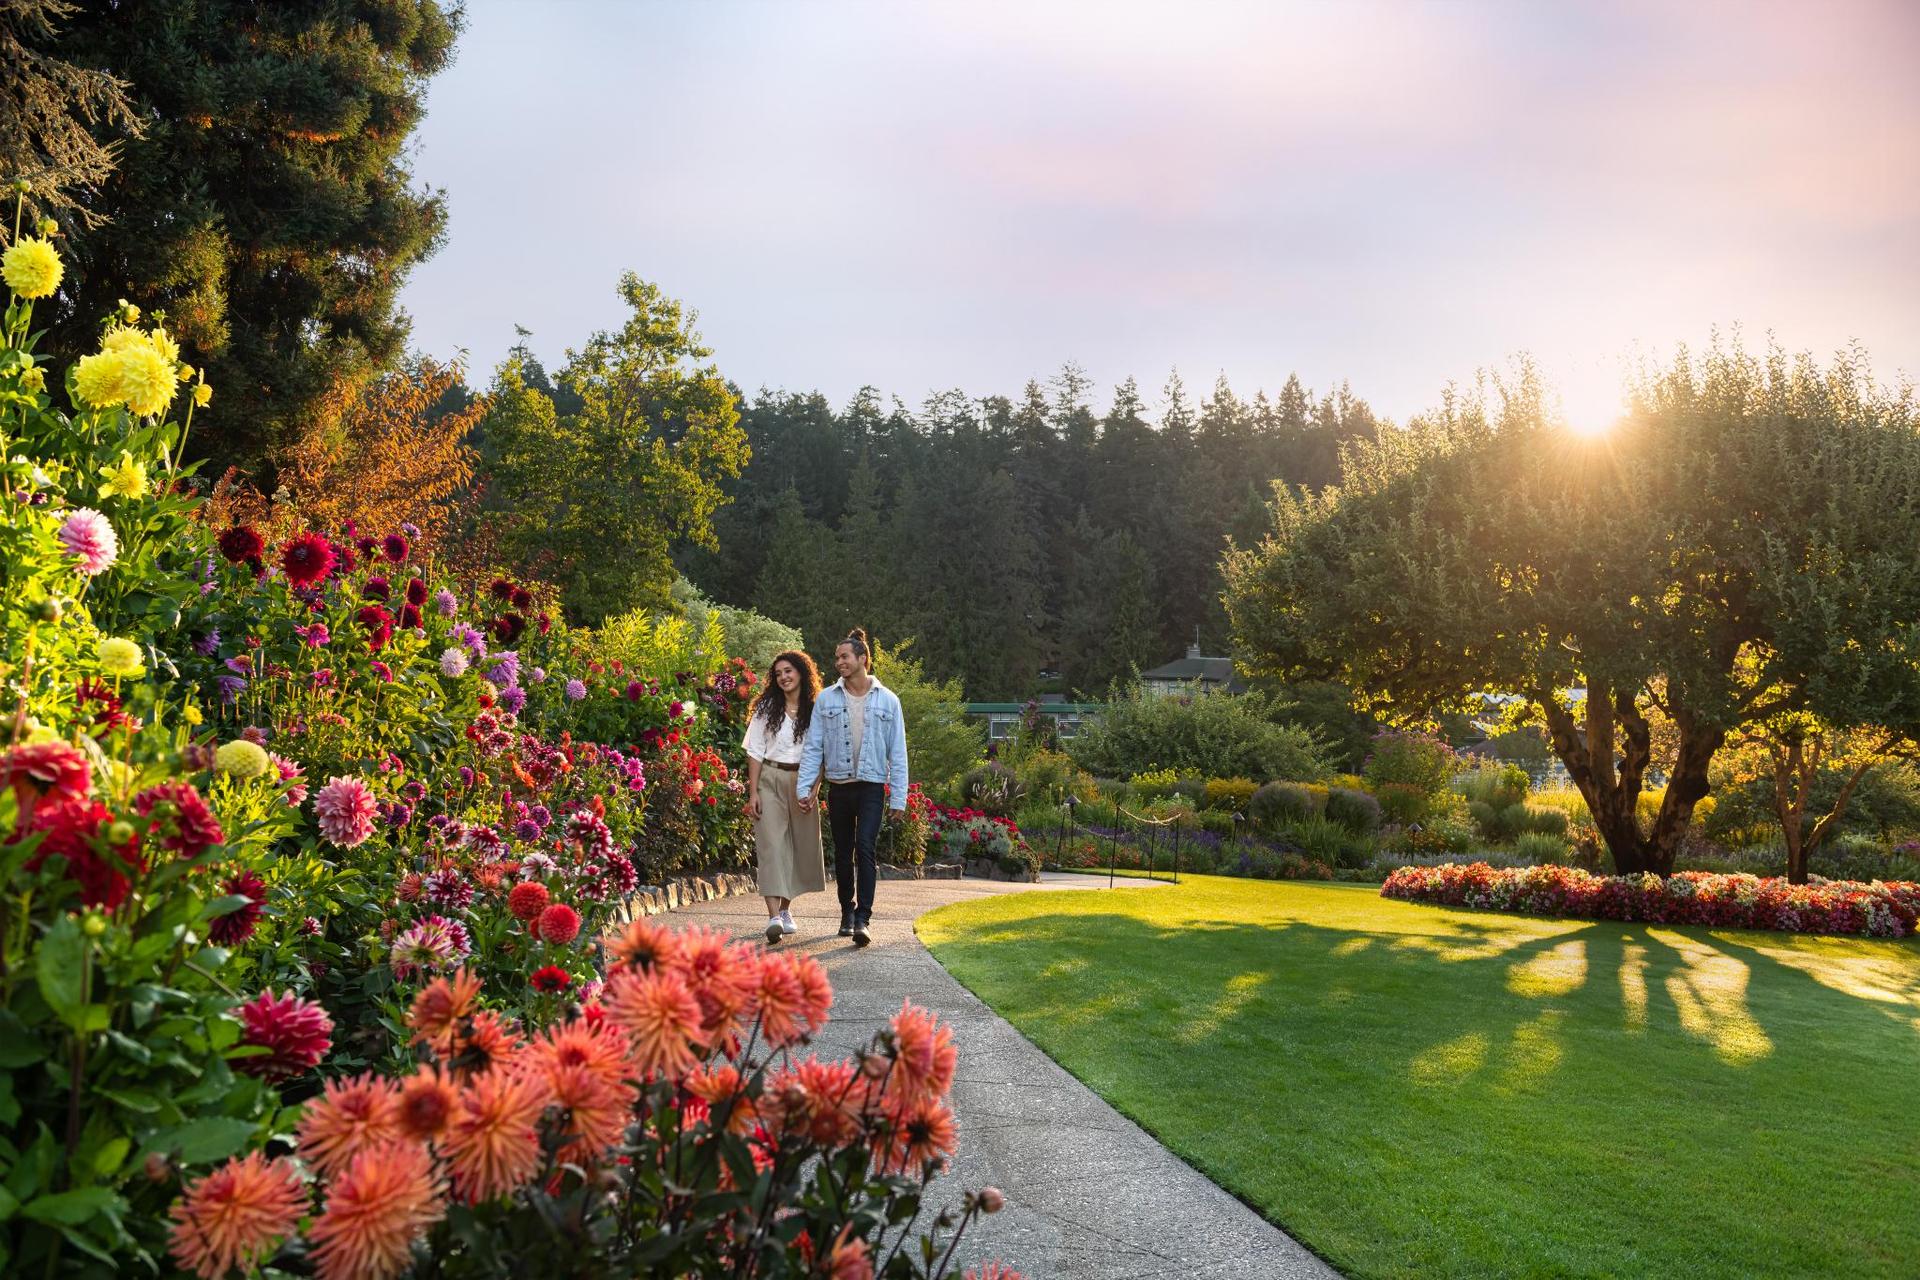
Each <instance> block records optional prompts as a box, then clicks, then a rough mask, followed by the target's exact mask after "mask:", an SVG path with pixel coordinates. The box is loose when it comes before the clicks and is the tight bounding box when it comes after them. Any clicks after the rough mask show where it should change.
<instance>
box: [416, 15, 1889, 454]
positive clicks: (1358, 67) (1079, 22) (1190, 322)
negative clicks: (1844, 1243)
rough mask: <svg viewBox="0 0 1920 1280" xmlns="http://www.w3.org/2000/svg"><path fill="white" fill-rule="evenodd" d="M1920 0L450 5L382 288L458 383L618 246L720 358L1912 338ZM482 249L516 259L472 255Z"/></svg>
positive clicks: (1586, 377)
mask: <svg viewBox="0 0 1920 1280" xmlns="http://www.w3.org/2000/svg"><path fill="white" fill-rule="evenodd" d="M1916 68H1920V5H1910V4H1887V5H1870V4H1845V3H1842V4H1825V5H1819V6H1813V5H1758V4H1747V5H1718V4H1698V3H1690V4H1685V5H1653V4H1645V5H1623V4H1605V5H1594V6H1574V5H1566V4H1553V5H1532V4H1525V5H1523V4H1463V3H1450V4H1411V3H1409V4H1380V5H1356V4H1339V5H1334V4H1317V5H1282V4H1258V5H1244V6H1240V5H1229V4H1222V3H1208V4H1200V5H1175V4H1166V5H1128V4H1112V3H1109V4H1100V5H1069V4H995V3H981V2H979V0H975V2H974V3H967V4H954V5H935V4H921V3H914V4H839V3H832V4H830V3H805V4H790V5H778V6H776V5H746V4H723V3H712V2H709V3H703V4H697V5H696V4H686V5H667V4H658V5H624V4H604V5H603V4H587V3H577V4H542V5H519V4H508V3H487V2H485V0H482V2H481V3H474V4H471V5H470V6H469V26H468V30H467V33H466V35H465V36H464V37H463V39H462V42H461V48H460V56H459V60H458V62H457V63H456V65H455V66H454V68H453V69H452V70H451V71H450V72H448V73H447V74H446V75H445V76H444V77H442V78H441V79H439V80H437V81H435V82H434V84H433V85H432V87H431V90H430V101H429V107H430V114H429V118H428V120H427V122H426V124H425V126H424V128H423V130H422V133H421V136H420V141H419V147H418V153H417V155H416V158H415V172H416V175H417V176H418V177H419V178H420V179H421V180H423V181H425V182H429V183H432V184H434V185H437V186H442V187H445V188H446V190H447V193H448V197H449V200H450V202H451V209H452V221H451V227H450V235H449V241H448V244H447V246H446V248H445V249H443V250H442V252H441V254H440V255H439V256H438V257H437V258H436V259H435V260H433V261H432V262H430V263H428V264H426V265H425V266H423V267H421V268H420V269H418V270H417V272H416V274H415V276H414V279H413V283H412V285H411V286H410V288H409V290H408V293H407V295H406V304H407V306H408V308H409V309H410V310H411V311H412V312H413V314H414V317H415V336H416V340H417V342H418V344H419V345H420V346H421V347H422V348H423V349H425V350H428V351H432V352H435V353H438V354H442V355H445V354H449V353H451V352H452V350H453V349H455V348H465V349H466V350H468V351H469V352H470V356H471V360H472V363H473V365H474V367H475V368H474V374H473V376H474V377H475V378H476V379H478V380H480V381H484V380H485V379H486V377H487V376H488V374H489V371H490V369H491V366H492V365H493V363H494V362H495V361H497V360H498V359H499V358H500V356H501V354H502V353H503V352H504V350H505V348H506V347H507V346H508V345H510V344H511V343H512V341H513V325H514V323H516V322H518V323H520V324H524V325H526V326H527V327H529V328H531V329H533V330H534V334H535V336H534V339H533V344H534V347H535V349H536V350H537V351H539V352H540V353H541V354H542V355H543V356H544V357H546V358H547V359H549V360H557V359H558V358H559V356H560V354H561V351H562V349H563V348H565V347H567V346H569V345H577V344H578V343H579V342H580V341H581V340H582V339H583V338H584V337H585V336H586V335H587V333H588V332H590V331H591V330H592V329H593V328H595V327H603V326H607V325H611V324H614V323H617V321H618V319H619V315H618V303H617V300H616V299H615V298H614V296H613V284H614V281H615V279H616V278H617V276H618V275H619V273H620V271H622V270H623V269H626V268H629V267H630V268H632V269H634V270H637V271H639V272H640V273H641V274H642V275H643V276H646V277H648V278H651V279H654V280H657V281H659V282H660V283H661V284H662V285H663V286H664V287H666V288H667V289H668V290H669V291H671V292H673V293H675V294H676V295H678V296H680V297H682V298H684V299H686V300H687V301H688V302H689V303H690V304H692V305H693V306H694V307H696V308H697V309H698V310H699V311H700V313H701V328H702V330H703V332H704V333H705V335H706V337H707V339H708V341H709V343H710V344H711V345H712V346H713V347H714V348H715V350H716V358H717V360H718V361H719V363H720V366H721V369H722V370H723V372H725V373H726V374H727V375H728V376H729V377H731V378H733V379H734V380H735V381H737V382H740V383H741V384H742V385H744V386H746V387H748V388H749V389H754V388H757V387H760V386H763V385H764V386H771V387H785V388H789V389H798V390H811V389H815V388H818V389H820V390H822V391H825V392H826V393H827V394H828V395H829V396H830V397H832V398H833V399H835V400H844V399H845V398H846V397H847V396H849V395H850V394H851V393H852V392H853V391H854V390H855V389H856V388H858V387H859V386H860V385H861V384H863V383H873V384H875V385H877V386H879V387H880V388H881V389H882V390H883V391H887V392H891V393H897V394H899V395H901V396H902V397H903V398H905V399H906V400H908V401H909V402H910V403H911V402H917V401H918V400H919V399H921V398H922V397H923V396H925V395H926V394H927V393H929V392H931V391H934V390H937V389H944V388H949V387H960V388H962V389H964V390H966V391H967V392H968V393H970V394H973V395H984V394H989V393H993V392H1005V393H1013V392H1016V391H1017V390H1018V388H1019V386H1020V385H1021V384H1022V383H1023V382H1024V381H1025V380H1026V379H1027V378H1029V377H1041V378H1044V377H1046V376H1048V375H1049V374H1050V373H1051V372H1052V371H1053V370H1054V369H1056V368H1057V367H1058V366H1059V365H1060V364H1061V363H1063V362H1064V361H1068V360H1073V361H1076V362H1078V363H1080V364H1081V365H1083V366H1085V367H1086V368H1087V369H1088V370H1089V371H1090V372H1091V373H1092V374H1093V376H1094V377H1095V378H1096V380H1098V381H1099V382H1100V383H1102V384H1107V385H1110V384H1112V383H1114V382H1117V381H1118V380H1120V379H1121V378H1123V377H1125V376H1127V375H1128V374H1133V375H1135V376H1137V377H1138V378H1139V379H1140V381H1141V383H1142V385H1143V386H1145V387H1148V388H1152V389H1157V388H1158V387H1159V386H1160V385H1161V383H1162V382H1163V381H1164V380H1165V378H1166V375H1167V372H1168V370H1169V369H1171V368H1173V367H1175V366H1178V368H1179V369H1180V371H1181V373H1182V375H1183V376H1184V377H1185V379H1186V381H1187V383H1188V384H1189V386H1190V387H1196V388H1204V387H1206V386H1210V385H1211V384H1212V381H1213V379H1214V377H1215V375H1216V374H1219V373H1222V372H1224V373H1225V374H1226V375H1227V376H1228V377H1229V378H1230V379H1231V381H1232V382H1233V384H1234V386H1235V387H1236V389H1237V390H1239V391H1240V392H1241V393H1242V394H1246V395H1250V394H1251V393H1252V392H1253V391H1254V390H1255V389H1256V388H1257V387H1266V388H1268V389H1272V388H1275V387H1277V386H1278V385H1279V384H1280V383H1281V382H1282V381H1283V380H1284V379H1285V377H1286V375H1287V374H1288V373H1289V372H1294V371H1297V372H1298V373H1299V374H1300V375H1301V377H1302V378H1303V379H1304V380H1305V381H1306V382H1307V383H1308V384H1309V385H1311V386H1314V387H1325V386H1327V385H1329V384H1330V383H1333V382H1336V381H1338V380H1339V379H1341V378H1346V379H1348V380H1350V381H1351V382H1352V384H1353V386H1354V388H1355V390H1356V391H1357V392H1359V393H1360V394H1362V395H1364V396H1366V397H1367V398H1368V399H1370V400H1371V401H1373V403H1374V404H1375V406H1376V408H1378V409H1380V410H1381V411H1383V412H1385V413H1387V414H1389V415H1392V416H1395V417H1403V416H1405V415H1406V414H1409V413H1412V412H1415V411H1417V410H1419V409H1420V408H1422V407H1424V406H1426V405H1429V404H1431V403H1433V401H1434V400H1435V398H1436V397H1437V395H1438V393H1439V390H1440V388H1441V387H1442V386H1444V385H1445V384H1446V382H1447V381H1449V380H1450V379H1466V378H1470V377H1471V376H1472V374H1473V373H1474V371H1475V369H1477V368H1480V367H1483V366H1489V365H1493V366H1497V365H1500V364H1502V363H1504V362H1505V361H1506V359H1507V358H1509V357H1510V356H1512V355H1513V354H1515V353H1517V352H1521V351H1528V352H1531V353H1532V354H1533V355H1534V356H1535V357H1536V358H1537V359H1538V360H1539V361H1540V363H1541V364H1542V365H1543V366H1544V367H1545V368H1546V370H1547V371H1548V373H1549V374H1550V376H1552V377H1553V378H1555V379H1556V380H1557V381H1558V382H1559V383H1560V384H1561V386H1562V387H1563V389H1564V391H1565V395H1566V400H1567V404H1568V407H1569V411H1570V413H1571V414H1572V415H1573V416H1576V417H1582V416H1585V417H1591V416H1593V415H1595V414H1603V413H1604V412H1605V411H1606V408H1607V406H1608V404H1609V402H1610V400H1611V399H1612V396H1613V390H1612V389H1613V387H1614V386H1616V385H1617V382H1618V369H1619V367H1620V364H1621V362H1622V361H1623V360H1626V359H1631V358H1634V357H1636V356H1637V355H1639V354H1642V353H1659V352H1662V351H1665V350H1668V349H1670V348H1671V346H1672V344H1673V343H1675V342H1676V341H1683V340H1684V341H1688V342H1696V343H1697V342H1699V341H1702V340H1704V339H1705V337H1706V336H1707V334H1708V332H1709V330H1710V329H1711V328H1712V327H1714V326H1716V325H1717V326H1719V327H1721V328H1728V327H1732V326H1736V325H1739V326H1744V328H1745V330H1746V332H1747V333H1748V334H1749V339H1750V341H1755V342H1757V341H1761V340H1763V339H1762V335H1764V334H1765V333H1767V332H1769V331H1771V332H1774V333H1776V334H1777V335H1778V337H1779V339H1780V340H1781V341H1782V342H1783V343H1785V344H1786V345H1788V346H1790V347H1795V348H1801V347H1805V348H1811V349H1813V350H1815V351H1820V352H1825V351H1830V350H1832V349H1835V348H1837V347H1839V346H1842V345H1844V344H1845V343H1847V342H1848V341H1850V340H1853V339H1859V340H1860V341H1862V342H1863V343H1865V345H1866V346H1867V347H1868V349H1869V350H1871V351H1872V352H1873V353H1874V356H1875V359H1876V363H1877V365H1878V367H1879V369H1880V371H1881V373H1882V375H1883V376H1886V377H1889V378H1892V377H1896V376H1899V375H1900V374H1901V373H1902V372H1903V371H1904V372H1914V371H1920V303H1917V302H1916V299H1920V168H1917V167H1916V161H1917V160H1920V74H1916V73H1915V69H1916ZM503 264H504V265H505V268H506V269H505V270H504V271H503V270H502V266H503Z"/></svg>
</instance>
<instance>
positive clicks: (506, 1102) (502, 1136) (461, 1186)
mask: <svg viewBox="0 0 1920 1280" xmlns="http://www.w3.org/2000/svg"><path fill="white" fill-rule="evenodd" d="M546 1106H547V1091H546V1087H545V1083H544V1082H543V1081H542V1080H540V1079H539V1078H538V1077H535V1076H530V1075H526V1074H521V1073H514V1072H509V1071H505V1070H494V1071H485V1072H482V1073H480V1074H479V1075H477V1076H475V1077H474V1078H473V1079H471V1080H469V1081H468V1082H467V1086H466V1088H465V1089H463V1090H462V1091H461V1094H460V1111H459V1114H458V1115H456V1116H455V1117H454V1121H453V1124H452V1125H451V1126H450V1127H449V1128H448V1130H447V1132H446V1133H445V1134H444V1135H443V1136H442V1137H441V1139H440V1150H441V1151H442V1152H443V1153H445V1155H446V1157H447V1164H448V1166H449V1168H451V1169H452V1171H453V1188H454V1190H455V1192H457V1193H458V1194H459V1196H460V1198H461V1199H462V1200H464V1201H466V1202H467V1203H468V1204H478V1203H480V1202H481V1201H483V1200H494V1199H498V1198H499V1197H500V1196H503V1195H506V1194H507V1193H508V1192H509V1191H512V1190H513V1189H514V1188H515V1187H518V1186H521V1185H523V1184H524V1183H526V1182H527V1181H528V1180H529V1179H531V1178H532V1177H533V1175H534V1174H536V1173H538V1172H539V1171H540V1134H539V1131H538V1129H537V1127H536V1126H538V1125H539V1123H540V1113H541V1112H542V1111H544V1110H545V1109H546Z"/></svg>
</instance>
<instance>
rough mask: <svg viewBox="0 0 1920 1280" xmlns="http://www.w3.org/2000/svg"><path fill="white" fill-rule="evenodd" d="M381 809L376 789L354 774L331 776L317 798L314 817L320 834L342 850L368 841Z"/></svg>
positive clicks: (315, 797)
mask: <svg viewBox="0 0 1920 1280" xmlns="http://www.w3.org/2000/svg"><path fill="white" fill-rule="evenodd" d="M377 811H378V805H377V804H376V803H375V801H374V798H373V789H372V788H371V787H369V786H368V785H367V784H366V783H364V782H362V781H361V780H360V779H358V778H354V777H344V778H342V777H335V778H329V779H328V780H327V785H326V786H324V787H322V788H320V793H319V794H318V795H316V796H314V798H313V816H314V820H315V821H317V822H318V823H319V824H320V834H321V835H322V836H324V837H326V839H327V840H328V841H329V842H330V843H332V844H336V845H338V846H340V847H341V848H342V849H352V848H355V847H357V846H359V845H362V844H364V843H366V839H367V837H368V836H370V835H372V834H373V819H374V815H375V813H376V812H377Z"/></svg>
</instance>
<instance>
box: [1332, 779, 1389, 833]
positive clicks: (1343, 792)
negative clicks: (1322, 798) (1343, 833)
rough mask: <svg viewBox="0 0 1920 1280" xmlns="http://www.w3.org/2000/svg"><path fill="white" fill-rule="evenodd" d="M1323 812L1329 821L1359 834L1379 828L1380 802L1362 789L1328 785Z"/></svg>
mask: <svg viewBox="0 0 1920 1280" xmlns="http://www.w3.org/2000/svg"><path fill="white" fill-rule="evenodd" d="M1324 812H1325V813H1326V816H1327V820H1328V821H1329V822H1337V823H1339V824H1340V825H1341V826H1343V827H1345V828H1346V829H1347V830H1349V831H1352V832H1356V833H1357V834H1360V835H1371V834H1372V833H1373V832H1375V831H1378V830H1379V829H1380V817H1381V814H1380V802H1379V801H1378V800H1375V799H1374V798H1373V797H1372V796H1370V795H1368V794H1367V793H1366V792H1364V791H1355V790H1353V789H1352V788H1350V787H1329V788H1328V789H1327V804H1326V809H1325V810H1324Z"/></svg>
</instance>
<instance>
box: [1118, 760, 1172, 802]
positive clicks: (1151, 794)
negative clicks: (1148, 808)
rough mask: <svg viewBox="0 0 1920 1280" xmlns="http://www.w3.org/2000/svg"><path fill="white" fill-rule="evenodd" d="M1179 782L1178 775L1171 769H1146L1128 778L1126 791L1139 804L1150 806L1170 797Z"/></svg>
mask: <svg viewBox="0 0 1920 1280" xmlns="http://www.w3.org/2000/svg"><path fill="white" fill-rule="evenodd" d="M1179 781H1180V775H1179V774H1177V773H1175V772H1174V771H1173V770H1172V769H1148V770H1147V771H1146V772H1144V773H1136V774H1134V775H1133V776H1132V777H1131V778H1128V779H1127V790H1128V792H1130V793H1131V794H1132V796H1133V797H1134V799H1135V800H1137V801H1138V802H1139V803H1141V804H1151V803H1153V802H1154V801H1156V800H1165V799H1166V798H1167V797H1168V796H1171V795H1172V794H1173V789H1174V787H1175V786H1176V785H1177V784H1178V783H1179Z"/></svg>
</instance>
